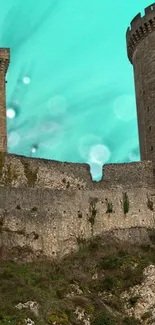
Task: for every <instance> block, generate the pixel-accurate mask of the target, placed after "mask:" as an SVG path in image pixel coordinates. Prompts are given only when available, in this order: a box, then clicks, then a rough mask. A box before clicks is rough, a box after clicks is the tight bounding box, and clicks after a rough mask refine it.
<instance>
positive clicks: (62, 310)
mask: <svg viewBox="0 0 155 325" xmlns="http://www.w3.org/2000/svg"><path fill="white" fill-rule="evenodd" d="M150 264H155V246H154V237H152V243H151V244H150V245H143V246H141V247H136V246H134V247H133V246H131V245H130V246H129V245H128V244H126V243H123V244H120V243H118V242H115V241H114V240H112V239H111V238H107V240H106V242H105V239H104V240H103V239H102V238H96V239H95V240H92V241H90V242H89V243H86V242H84V241H80V240H79V252H78V253H75V254H72V255H70V256H68V257H65V258H64V259H63V260H61V261H57V262H56V261H55V262H50V261H47V260H44V261H37V262H33V263H22V262H14V261H1V262H0V325H2V324H5V325H6V324H12V325H15V324H18V325H23V324H26V319H28V318H29V319H31V321H32V322H31V324H32V323H33V322H34V324H38V325H41V324H49V325H50V324H51V325H52V324H53V325H54V324H55V325H68V324H71V325H78V324H84V325H89V324H91V325H104V324H105V325H114V324H116V325H117V324H119V325H123V324H124V325H136V324H140V321H139V320H138V319H136V318H135V317H131V316H129V315H127V313H126V309H125V304H124V301H123V299H122V298H121V294H122V293H123V292H124V291H126V290H129V288H130V287H132V286H135V285H137V284H139V283H141V282H142V281H143V270H144V268H145V267H147V266H148V265H150ZM137 300H138V297H136V296H135V297H134V296H133V297H130V299H129V301H128V304H129V305H131V306H134V305H135V304H136V301H137ZM30 301H32V302H35V306H34V307H33V308H30V306H28V305H29V304H27V307H25V308H21V309H19V308H17V307H16V306H17V305H18V304H19V303H22V304H25V303H27V302H30ZM31 305H32V303H31ZM20 306H21V305H19V306H18V307H20ZM150 316H151V313H150V312H149V311H146V313H145V315H143V317H142V322H141V323H142V324H147V322H146V320H147V321H148V324H149V318H150ZM28 322H29V321H28V320H27V323H28ZM29 324H30V322H29Z"/></svg>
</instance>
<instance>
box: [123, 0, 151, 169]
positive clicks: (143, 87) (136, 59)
mask: <svg viewBox="0 0 155 325" xmlns="http://www.w3.org/2000/svg"><path fill="white" fill-rule="evenodd" d="M126 41H127V52H128V58H129V60H130V62H131V63H132V64H133V69H134V81H135V91H136V104H137V117H138V130H139V144H140V154H141V160H151V161H152V162H153V167H154V168H155V142H154V140H155V3H154V4H152V5H150V6H148V7H147V8H145V14H144V16H143V17H141V14H140V13H139V14H138V15H137V16H136V17H135V18H134V19H133V20H132V21H131V26H130V27H129V28H128V29H127V33H126Z"/></svg>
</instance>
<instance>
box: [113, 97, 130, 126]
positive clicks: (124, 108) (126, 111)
mask: <svg viewBox="0 0 155 325" xmlns="http://www.w3.org/2000/svg"><path fill="white" fill-rule="evenodd" d="M113 109H114V114H115V115H116V117H117V118H118V119H120V120H123V121H130V120H133V119H136V103H135V96H134V95H128V94H127V95H121V96H118V97H117V98H116V99H115V100H114V103H113Z"/></svg>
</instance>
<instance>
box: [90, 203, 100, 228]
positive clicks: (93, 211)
mask: <svg viewBox="0 0 155 325" xmlns="http://www.w3.org/2000/svg"><path fill="white" fill-rule="evenodd" d="M97 202H98V199H97V198H90V202H89V218H88V221H89V222H90V224H91V226H92V228H93V226H94V223H95V217H96V214H97V208H96V203H97Z"/></svg>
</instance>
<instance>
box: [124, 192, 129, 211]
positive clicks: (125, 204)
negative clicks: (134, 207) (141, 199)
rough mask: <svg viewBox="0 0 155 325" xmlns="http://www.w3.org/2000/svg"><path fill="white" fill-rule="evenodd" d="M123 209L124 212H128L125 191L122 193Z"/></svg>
mask: <svg viewBox="0 0 155 325" xmlns="http://www.w3.org/2000/svg"><path fill="white" fill-rule="evenodd" d="M123 209H124V214H126V213H128V212H129V199H128V196H127V193H126V192H125V193H123Z"/></svg>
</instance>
